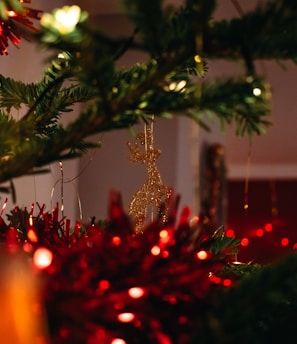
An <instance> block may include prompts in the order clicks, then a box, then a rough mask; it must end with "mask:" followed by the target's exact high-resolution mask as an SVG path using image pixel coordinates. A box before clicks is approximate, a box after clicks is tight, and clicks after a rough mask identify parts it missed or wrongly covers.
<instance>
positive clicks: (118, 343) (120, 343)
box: [110, 338, 127, 344]
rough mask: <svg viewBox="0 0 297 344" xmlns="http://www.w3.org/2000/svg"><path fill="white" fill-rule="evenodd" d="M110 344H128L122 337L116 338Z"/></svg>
mask: <svg viewBox="0 0 297 344" xmlns="http://www.w3.org/2000/svg"><path fill="white" fill-rule="evenodd" d="M110 344H127V342H126V341H124V339H121V338H115V339H113V340H112V341H111V343H110Z"/></svg>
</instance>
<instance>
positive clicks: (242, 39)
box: [0, 0, 296, 183]
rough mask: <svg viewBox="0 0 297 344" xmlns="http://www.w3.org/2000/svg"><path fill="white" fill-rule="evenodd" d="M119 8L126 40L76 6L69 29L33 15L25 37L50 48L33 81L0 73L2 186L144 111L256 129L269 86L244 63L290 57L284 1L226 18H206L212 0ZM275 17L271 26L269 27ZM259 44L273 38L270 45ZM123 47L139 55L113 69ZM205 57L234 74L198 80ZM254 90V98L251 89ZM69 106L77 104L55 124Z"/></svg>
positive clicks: (261, 125) (263, 120) (263, 118)
mask: <svg viewBox="0 0 297 344" xmlns="http://www.w3.org/2000/svg"><path fill="white" fill-rule="evenodd" d="M15 2H16V1H12V4H14V3H15ZM1 4H2V5H3V6H4V5H5V4H6V5H7V2H6V1H4V2H3V1H1ZM12 4H11V3H10V2H9V6H12ZM123 6H124V7H125V10H126V12H125V13H126V15H127V18H128V19H129V20H130V21H131V23H132V25H133V26H134V30H133V32H131V35H130V36H127V37H123V36H121V37H114V36H111V35H110V34H109V32H105V31H104V30H103V28H102V27H101V26H100V22H99V23H98V22H96V23H94V21H93V20H92V18H91V17H89V16H88V14H87V13H84V12H80V16H79V18H78V21H77V23H76V24H77V25H75V26H74V27H73V28H72V30H68V29H67V30H66V29H63V30H62V29H61V28H60V27H59V26H58V25H56V24H55V14H56V11H57V10H55V11H53V13H52V14H48V15H50V16H51V17H50V20H47V21H45V20H44V21H41V24H42V25H41V30H40V31H39V32H37V33H33V34H31V36H32V37H31V38H32V39H33V40H34V41H35V43H36V44H37V45H39V46H41V47H43V48H45V49H47V50H48V51H52V53H53V54H52V57H51V58H50V59H49V66H47V67H46V68H45V70H44V74H43V75H42V76H41V81H38V82H36V83H31V84H25V83H23V82H21V81H17V80H12V79H11V78H10V77H6V76H3V75H2V76H1V77H0V78H1V89H0V98H1V101H0V107H1V117H0V120H1V123H0V127H1V129H0V140H1V142H2V145H1V152H0V154H1V156H0V158H1V166H0V182H1V183H2V182H5V181H7V180H10V179H12V178H14V177H18V176H21V175H24V174H27V173H33V172H34V173H35V172H36V171H38V168H40V167H42V166H44V165H46V164H49V163H51V162H53V161H56V160H60V159H65V158H72V157H75V156H78V155H80V154H81V153H82V152H83V151H84V149H86V148H90V147H93V146H94V143H92V142H91V141H90V137H91V136H92V135H93V134H96V133H99V132H103V131H109V130H116V129H122V128H131V127H132V126H133V125H135V124H136V123H138V122H140V121H143V120H144V121H147V120H149V119H150V118H151V115H152V114H154V115H155V116H156V117H165V118H168V117H169V118H170V117H172V116H173V115H184V116H189V117H190V118H193V120H194V121H196V122H197V123H198V124H199V125H201V126H202V127H204V128H206V129H208V127H207V124H206V122H207V121H205V119H206V118H208V117H209V115H211V116H212V117H213V116H215V117H217V118H218V120H219V121H220V122H221V124H222V126H224V125H226V124H227V125H229V124H231V123H235V124H236V131H237V133H238V134H239V135H246V134H247V135H253V134H262V133H264V132H265V130H266V127H267V125H268V124H269V119H268V118H267V116H268V115H269V112H270V90H269V87H268V86H267V84H266V83H265V80H262V79H261V78H260V77H259V76H257V75H256V72H255V70H254V68H253V61H254V59H256V58H268V56H269V58H273V59H289V58H290V59H292V60H294V59H295V56H296V51H294V47H295V45H294V44H292V42H293V41H294V39H295V38H294V37H293V35H292V33H293V32H295V31H296V23H295V21H294V20H293V19H292V18H294V13H295V11H296V10H295V9H294V6H293V3H292V2H290V1H288V0H286V1H285V0H284V1H280V2H277V4H273V2H270V1H269V2H268V3H267V4H266V3H265V4H264V3H262V2H261V4H259V6H258V7H257V8H256V9H255V11H254V12H251V13H248V14H246V15H242V17H241V18H240V19H231V20H229V21H227V20H223V21H214V19H213V12H214V10H215V8H216V2H215V1H201V0H199V1H198V0H191V1H190V0H189V1H185V2H184V3H183V4H182V5H181V6H179V7H173V6H165V5H164V4H163V3H162V2H161V1H157V0H154V1H151V0H150V1H148V0H146V1H141V2H139V1H136V0H132V1H123ZM288 8H289V10H288ZM151 13H154V15H153V17H154V20H151V18H152V16H151ZM275 20H277V21H278V23H279V26H278V28H279V30H278V29H277V28H276V26H275V25H271V23H272V22H274V21H275ZM260 25H262V26H261V30H260V28H259V26H260ZM65 30H66V31H65ZM280 37H281V39H280ZM267 41H269V42H273V43H275V44H273V49H274V50H273V51H272V47H270V49H271V50H270V51H269V50H268V49H269V46H268V45H267V44H265V42H267ZM289 41H290V44H288V43H289ZM286 43H287V44H286ZM271 44H272V43H271ZM285 46H286V49H284V47H285ZM130 49H139V50H141V51H143V52H145V53H146V54H147V61H146V62H142V63H138V64H136V65H133V66H131V67H128V68H125V69H123V68H119V67H118V65H117V61H118V59H119V58H120V57H122V56H123V55H124V54H125V53H127V52H128V51H129V50H130ZM59 54H60V55H59ZM61 54H62V55H61ZM58 55H59V57H57V56H58ZM61 56H62V57H61ZM212 58H224V59H231V60H234V61H236V62H237V61H238V60H241V61H243V62H244V66H245V68H244V69H243V73H242V77H241V78H237V79H233V78H231V77H230V78H228V79H227V80H225V79H222V80H217V81H215V82H213V83H207V82H206V81H205V78H204V76H205V74H207V60H208V59H212ZM255 85H256V86H255ZM255 87H258V88H259V89H260V90H261V94H260V95H259V96H255V95H254V94H253V89H254V88H255ZM77 103H83V104H84V106H83V107H82V110H81V111H79V113H78V114H77V115H76V117H74V116H73V113H72V115H71V116H72V117H71V120H70V121H67V123H68V124H65V125H62V121H61V119H62V118H63V117H66V116H68V117H69V115H68V113H69V112H70V111H72V109H73V106H74V105H75V104H77ZM24 107H25V108H26V111H25V115H24V116H23V117H21V118H19V119H15V118H14V117H13V116H12V110H13V108H16V109H20V108H24Z"/></svg>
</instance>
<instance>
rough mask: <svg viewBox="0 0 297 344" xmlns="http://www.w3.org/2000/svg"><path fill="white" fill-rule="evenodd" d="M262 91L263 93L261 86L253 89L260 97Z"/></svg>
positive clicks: (255, 94)
mask: <svg viewBox="0 0 297 344" xmlns="http://www.w3.org/2000/svg"><path fill="white" fill-rule="evenodd" d="M261 93H262V91H261V90H260V88H258V87H255V88H254V89H253V94H254V96H256V97H258V96H259V95H261Z"/></svg>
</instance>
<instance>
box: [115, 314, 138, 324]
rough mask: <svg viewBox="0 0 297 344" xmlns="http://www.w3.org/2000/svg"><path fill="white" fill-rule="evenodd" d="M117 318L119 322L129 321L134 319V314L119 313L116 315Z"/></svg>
mask: <svg viewBox="0 0 297 344" xmlns="http://www.w3.org/2000/svg"><path fill="white" fill-rule="evenodd" d="M118 319H119V321H121V322H125V323H126V322H131V321H133V320H134V319H135V315H134V314H133V313H129V312H127V313H121V314H119V315H118Z"/></svg>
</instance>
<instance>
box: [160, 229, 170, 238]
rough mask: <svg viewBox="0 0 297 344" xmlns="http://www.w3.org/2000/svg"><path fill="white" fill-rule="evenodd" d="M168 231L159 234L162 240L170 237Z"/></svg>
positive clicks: (164, 230)
mask: <svg viewBox="0 0 297 344" xmlns="http://www.w3.org/2000/svg"><path fill="white" fill-rule="evenodd" d="M168 235H169V234H168V231H167V230H166V229H163V230H161V232H160V233H159V236H160V238H162V239H164V238H167V237H168Z"/></svg>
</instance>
